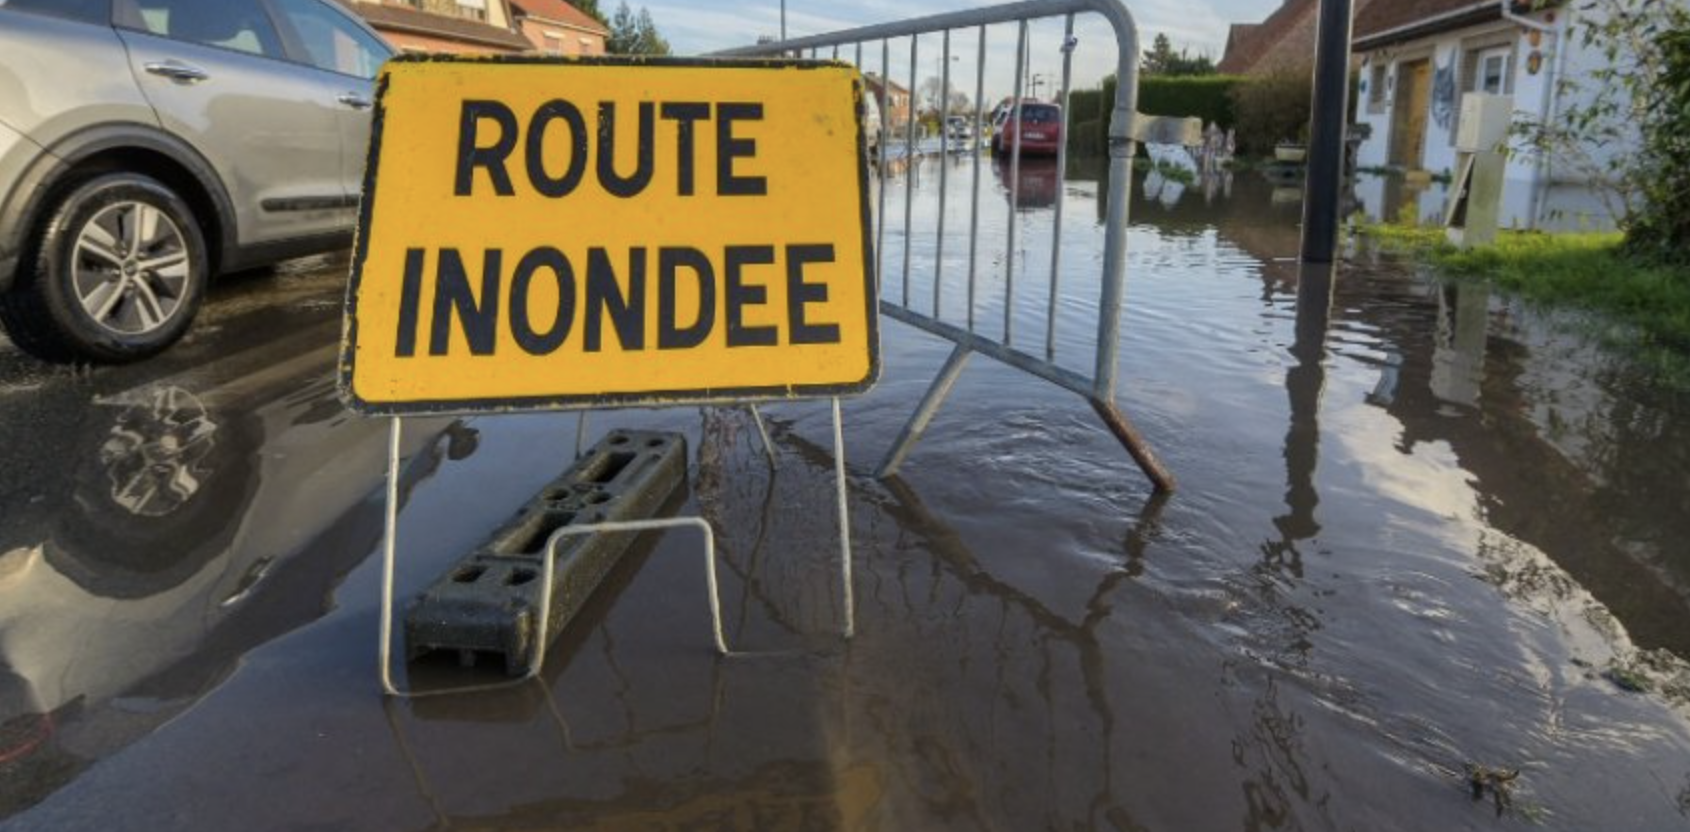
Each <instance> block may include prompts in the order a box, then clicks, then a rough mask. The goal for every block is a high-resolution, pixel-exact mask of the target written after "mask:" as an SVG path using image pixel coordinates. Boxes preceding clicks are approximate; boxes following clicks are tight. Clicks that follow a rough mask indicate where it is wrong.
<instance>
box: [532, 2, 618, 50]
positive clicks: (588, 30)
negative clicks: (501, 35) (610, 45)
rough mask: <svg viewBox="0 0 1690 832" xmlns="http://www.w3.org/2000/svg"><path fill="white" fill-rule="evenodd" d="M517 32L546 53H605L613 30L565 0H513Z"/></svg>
mask: <svg viewBox="0 0 1690 832" xmlns="http://www.w3.org/2000/svg"><path fill="white" fill-rule="evenodd" d="M510 3H511V11H512V12H513V13H514V14H515V15H516V24H517V31H519V32H521V33H522V36H523V37H525V38H527V39H528V42H529V43H532V44H533V45H534V48H535V49H536V50H537V51H539V52H540V53H541V54H544V55H603V54H604V42H605V39H606V38H608V37H610V30H609V29H608V28H606V27H605V25H604V24H603V23H600V22H598V21H597V20H595V19H593V17H592V15H589V14H587V13H586V12H583V11H581V10H580V9H577V8H575V7H574V6H572V5H570V4H569V3H566V2H564V0H510Z"/></svg>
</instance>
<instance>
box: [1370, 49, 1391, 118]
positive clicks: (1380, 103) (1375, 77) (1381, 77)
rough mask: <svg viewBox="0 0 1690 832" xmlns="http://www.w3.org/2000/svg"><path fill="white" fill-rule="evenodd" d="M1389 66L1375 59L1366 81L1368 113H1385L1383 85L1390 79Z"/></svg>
mask: <svg viewBox="0 0 1690 832" xmlns="http://www.w3.org/2000/svg"><path fill="white" fill-rule="evenodd" d="M1390 69H1391V68H1390V66H1389V65H1387V64H1386V63H1385V62H1384V61H1382V60H1378V59H1375V63H1374V64H1373V71H1372V72H1371V73H1370V74H1369V77H1368V79H1367V111H1368V112H1369V113H1374V114H1378V113H1383V112H1385V84H1386V83H1387V79H1388V78H1389V77H1390Z"/></svg>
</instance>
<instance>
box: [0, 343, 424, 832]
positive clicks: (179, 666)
mask: <svg viewBox="0 0 1690 832" xmlns="http://www.w3.org/2000/svg"><path fill="white" fill-rule="evenodd" d="M328 332H329V330H326V329H323V330H317V331H315V332H312V333H310V334H313V335H319V336H320V335H327V334H328ZM302 343H303V342H301V341H300V340H299V339H298V338H295V339H293V340H291V341H283V342H281V343H279V344H277V345H275V348H265V347H258V348H256V352H257V353H259V354H261V358H262V361H261V362H259V361H258V359H259V358H260V355H253V354H245V355H237V356H235V357H233V358H229V359H224V360H220V361H214V362H211V363H209V364H206V365H203V366H200V367H196V368H194V369H193V370H191V371H189V372H185V373H179V374H177V375H173V376H169V377H166V378H163V379H160V380H156V381H151V382H145V383H142V384H140V385H138V386H136V387H132V388H128V389H119V390H117V391H115V392H111V393H104V394H102V395H99V396H96V397H94V398H93V400H92V401H90V400H89V399H88V398H86V392H85V391H84V392H83V395H82V396H80V397H75V396H73V397H71V398H69V399H68V400H67V401H65V402H63V403H62V404H63V407H61V408H59V409H56V410H53V411H50V412H48V413H44V414H43V413H34V414H31V417H32V418H42V417H45V419H44V423H45V424H48V425H52V426H53V427H52V428H51V429H50V431H48V432H44V433H43V435H42V436H41V437H40V438H41V439H42V440H44V441H43V443H42V451H43V452H44V453H59V452H65V457H66V458H65V459H60V460H58V461H57V463H56V464H58V465H61V466H66V467H68V469H69V472H70V476H69V477H68V478H67V479H65V480H63V481H62V482H60V483H38V485H40V486H45V487H46V488H45V489H44V490H42V491H38V492H36V493H35V494H34V495H33V496H32V498H31V500H30V502H31V504H32V506H31V507H33V505H41V504H45V505H47V506H51V507H52V508H51V510H49V511H46V512H43V513H40V514H39V515H36V516H37V517H38V520H37V521H35V522H31V519H30V518H31V513H27V512H16V511H14V512H12V513H10V514H9V515H8V523H7V524H6V530H5V531H6V542H5V543H4V545H3V546H0V667H4V668H5V669H6V672H5V674H3V675H0V680H3V681H0V687H4V688H5V690H4V692H3V694H0V726H35V727H36V728H41V729H42V730H41V731H36V730H35V729H34V728H31V731H32V732H33V733H29V734H28V736H27V742H22V743H13V742H12V741H11V740H12V737H10V736H5V735H8V734H11V733H12V729H9V728H8V729H5V730H3V731H0V766H6V767H7V768H6V769H5V777H6V782H7V787H6V788H5V789H4V790H3V791H4V793H5V797H4V798H3V799H0V817H3V816H5V815H8V814H11V813H13V812H16V811H18V810H19V809H21V808H23V807H25V806H27V805H29V804H30V803H33V802H34V801H36V800H39V799H40V798H41V797H43V796H44V795H46V794H48V793H50V792H51V791H52V790H53V789H56V788H58V787H59V786H60V785H62V784H63V783H64V782H65V781H67V780H68V779H70V778H71V777H73V776H75V775H76V774H77V773H78V772H79V771H81V770H82V769H83V768H84V767H86V766H87V765H89V764H90V763H91V762H92V761H93V760H95V759H98V758H99V757H101V756H104V755H106V754H110V753H114V752H115V751H116V750H117V749H119V748H121V747H122V746H123V745H125V744H127V743H128V742H130V741H132V740H133V739H135V738H136V737H138V736H142V735H144V733H145V730H146V729H145V728H144V727H143V726H156V725H159V724H162V723H164V722H165V721H167V720H169V719H170V718H172V717H174V716H175V715H177V714H178V713H180V712H181V711H182V710H183V709H184V708H185V707H187V706H188V705H189V704H191V703H192V702H193V701H194V700H195V699H196V698H197V697H199V696H201V695H204V694H205V693H206V692H208V691H210V690H211V689H212V688H213V687H214V686H215V685H216V684H217V683H218V682H220V681H221V680H222V679H223V678H225V677H226V676H227V675H228V674H229V673H230V672H231V670H232V669H233V668H234V667H235V665H236V663H237V662H238V661H239V660H240V658H241V656H242V655H243V654H244V653H245V652H246V651H247V650H248V649H250V648H251V647H253V646H254V645H257V644H261V643H263V642H265V641H267V640H269V639H271V638H274V637H275V636H276V635H278V634H280V633H283V632H286V631H288V630H290V629H293V628H295V627H298V626H300V625H301V624H303V623H305V622H307V621H310V620H313V619H315V618H317V617H320V616H321V615H323V614H324V613H325V612H326V611H327V608H326V607H325V605H324V602H323V599H324V598H325V597H326V595H327V593H328V591H329V589H330V588H331V587H332V586H333V585H334V584H335V583H336V582H338V581H339V580H340V578H341V577H342V576H343V575H344V574H345V572H346V570H348V569H350V568H351V566H352V565H353V564H355V563H357V562H358V561H359V560H360V559H362V557H363V556H364V555H365V554H367V553H368V552H369V551H370V550H371V548H372V547H373V546H374V545H375V543H376V542H377V541H378V540H379V537H380V533H381V516H380V506H379V505H377V504H374V503H371V502H367V501H366V499H365V498H366V497H367V496H368V495H369V494H370V493H372V492H373V491H374V490H375V489H376V488H377V487H378V485H379V482H380V473H379V469H375V468H373V467H372V468H370V469H369V470H364V469H365V468H366V467H367V464H368V463H374V462H375V461H376V460H378V459H380V458H382V457H383V456H384V455H385V442H384V438H385V432H384V431H383V429H382V427H381V426H380V425H379V424H375V423H369V422H362V421H358V420H349V419H348V418H346V416H345V415H344V413H342V414H341V415H340V416H338V417H337V418H335V419H333V420H330V421H317V422H310V421H305V422H303V423H302V422H301V420H300V419H299V417H300V416H301V415H302V414H305V413H308V412H309V411H310V410H311V409H312V408H314V407H317V406H318V405H319V404H320V402H321V401H322V400H324V399H328V400H331V401H332V400H333V399H334V387H333V377H332V370H333V360H334V352H333V349H332V348H330V349H318V348H312V349H308V350H305V351H301V352H290V349H293V348H297V347H299V346H301V345H302ZM255 364H262V365H268V366H267V368H266V367H264V366H255ZM123 378H124V374H123V373H112V374H109V375H107V376H105V377H104V380H105V381H107V382H111V383H116V384H121V383H122V382H123ZM12 415H13V416H14V417H16V416H17V415H18V414H15V413H14V414H12ZM433 435H434V434H433V432H431V431H422V432H421V437H422V440H423V441H421V442H419V443H414V444H413V446H412V448H411V449H410V450H411V451H420V450H424V449H425V448H427V447H429V446H430V445H431V444H432V442H433V440H432V438H431V437H432V436H433ZM438 461H439V454H438V453H433V452H426V451H425V452H423V453H421V454H420V455H419V458H418V461H417V463H416V464H413V465H412V466H411V467H410V468H409V469H408V470H407V472H406V476H405V486H406V490H407V492H408V490H409V488H410V486H413V485H415V483H416V482H417V481H418V480H419V479H420V478H423V477H426V476H428V475H429V473H431V472H432V470H433V469H434V467H435V466H436V465H438ZM50 464H51V463H50ZM59 488H63V489H65V490H64V491H60V490H58V489H59ZM141 701H150V702H152V703H154V704H151V705H148V706H146V707H144V708H142V710H141V712H140V713H138V714H125V713H123V712H124V711H126V710H129V709H131V708H133V707H134V706H133V704H131V705H129V706H125V707H117V706H114V704H113V703H115V702H129V703H136V702H141ZM119 725H121V726H122V729H121V730H114V729H115V728H116V727H117V726H119ZM48 732H50V733H48ZM66 738H68V739H66Z"/></svg>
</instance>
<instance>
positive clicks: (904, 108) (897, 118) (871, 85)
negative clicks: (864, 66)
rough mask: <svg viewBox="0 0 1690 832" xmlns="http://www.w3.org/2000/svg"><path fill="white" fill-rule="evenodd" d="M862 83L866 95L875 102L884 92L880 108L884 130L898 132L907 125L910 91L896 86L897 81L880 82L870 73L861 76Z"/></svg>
mask: <svg viewBox="0 0 1690 832" xmlns="http://www.w3.org/2000/svg"><path fill="white" fill-rule="evenodd" d="M863 82H864V83H865V84H867V85H868V94H869V95H871V96H873V97H874V100H875V101H876V102H880V101H881V100H882V98H881V94H882V89H884V92H885V99H884V101H885V103H884V105H882V106H881V108H880V112H881V116H882V118H884V119H885V121H886V129H887V130H890V131H894V132H897V131H900V130H902V129H904V128H905V127H907V126H908V125H909V120H910V91H909V90H906V89H904V88H903V87H900V86H898V82H897V81H886V82H884V83H883V82H882V81H881V78H880V76H878V75H875V74H874V73H872V72H868V73H864V74H863Z"/></svg>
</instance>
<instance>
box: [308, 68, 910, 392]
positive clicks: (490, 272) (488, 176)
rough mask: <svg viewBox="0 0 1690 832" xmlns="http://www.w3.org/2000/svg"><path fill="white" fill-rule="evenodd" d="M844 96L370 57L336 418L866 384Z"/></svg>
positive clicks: (872, 357)
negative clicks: (364, 159) (367, 129)
mask: <svg viewBox="0 0 1690 832" xmlns="http://www.w3.org/2000/svg"><path fill="white" fill-rule="evenodd" d="M861 97H862V83H861V79H860V77H859V76H858V75H857V73H856V71H855V70H854V69H851V68H850V67H847V66H844V65H839V64H825V63H823V64H818V63H815V62H803V63H800V62H747V61H735V62H715V61H710V62H703V61H679V60H664V61H627V60H613V59H596V60H570V61H551V60H523V59H515V60H511V59H505V60H496V59H494V60H489V59H481V60H442V59H437V58H433V59H421V58H399V59H396V60H394V61H392V62H390V63H389V64H388V65H387V67H386V68H385V69H384V70H383V71H382V75H381V78H380V80H379V95H378V99H377V104H376V112H375V121H374V132H373V138H372V140H371V146H370V147H371V149H370V156H369V161H368V164H367V167H366V170H365V186H364V194H365V198H364V203H363V207H362V210H361V214H360V226H359V235H358V245H357V250H356V253H355V255H354V263H353V272H352V283H351V287H350V289H349V290H348V302H347V322H346V337H345V339H344V345H343V348H342V358H341V387H342V392H343V394H344V395H345V397H346V398H347V401H348V403H349V404H350V405H351V406H352V407H354V408H355V409H357V410H360V411H363V412H366V413H383V414H400V413H418V412H443V411H476V410H489V409H500V410H503V409H521V408H543V407H588V406H603V405H631V404H670V403H679V402H716V401H743V400H754V399H766V398H793V397H803V396H819V395H841V394H847V393H854V392H861V391H863V390H866V389H868V387H869V386H871V385H872V384H873V383H874V381H875V379H876V377H877V375H878V373H879V343H880V342H879V334H878V331H877V328H876V311H877V310H876V298H875V280H874V273H873V265H872V264H873V258H872V257H871V254H870V245H871V244H870V241H869V234H868V229H869V226H868V216H869V213H868V183H867V179H866V170H867V165H866V157H865V154H866V150H865V146H866V145H865V142H864V136H863V128H862V122H861V119H860V117H859V112H860V111H859V103H860V101H861Z"/></svg>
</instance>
